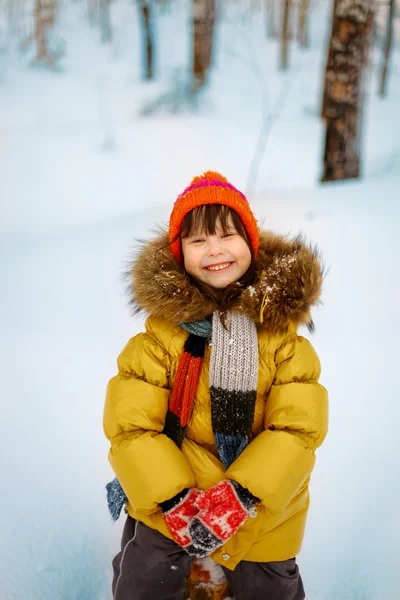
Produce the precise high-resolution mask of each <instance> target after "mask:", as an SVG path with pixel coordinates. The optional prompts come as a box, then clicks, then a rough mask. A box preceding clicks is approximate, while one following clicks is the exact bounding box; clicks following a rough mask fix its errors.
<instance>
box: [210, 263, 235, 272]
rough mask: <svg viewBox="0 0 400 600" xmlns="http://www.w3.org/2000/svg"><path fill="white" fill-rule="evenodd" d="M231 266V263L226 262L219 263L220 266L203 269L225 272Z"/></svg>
mask: <svg viewBox="0 0 400 600" xmlns="http://www.w3.org/2000/svg"><path fill="white" fill-rule="evenodd" d="M232 264H233V263H232V262H226V263H221V264H220V265H210V266H209V267H205V269H206V270H207V271H225V269H227V268H228V267H230V266H231V265H232Z"/></svg>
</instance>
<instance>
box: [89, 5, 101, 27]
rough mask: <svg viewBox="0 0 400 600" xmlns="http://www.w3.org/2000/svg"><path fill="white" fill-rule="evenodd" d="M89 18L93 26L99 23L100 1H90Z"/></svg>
mask: <svg viewBox="0 0 400 600" xmlns="http://www.w3.org/2000/svg"><path fill="white" fill-rule="evenodd" d="M87 14H88V18H89V21H90V23H91V24H92V25H94V24H95V23H96V22H97V19H98V15H99V3H98V0H88V12H87Z"/></svg>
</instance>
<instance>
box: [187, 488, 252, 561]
mask: <svg viewBox="0 0 400 600" xmlns="http://www.w3.org/2000/svg"><path fill="white" fill-rule="evenodd" d="M257 502H259V500H258V498H256V497H255V496H253V494H251V493H250V492H249V491H248V490H246V489H245V488H243V487H242V486H241V485H240V484H239V483H237V482H236V481H229V480H225V481H220V482H219V483H217V485H215V486H213V487H212V488H210V489H208V490H206V491H205V492H203V493H202V494H201V495H200V496H199V497H198V498H197V499H196V503H195V504H196V507H197V508H198V509H199V513H198V514H197V515H195V516H194V517H193V518H192V520H191V521H190V523H189V536H190V537H191V538H192V541H193V545H194V547H195V548H196V549H198V550H199V551H205V552H207V553H208V554H210V553H211V552H214V550H216V549H217V548H219V547H220V546H222V545H223V544H224V543H225V542H226V541H227V540H228V539H229V538H231V537H232V536H233V535H235V533H236V532H237V530H238V529H239V527H241V526H242V525H243V523H244V522H245V521H246V519H247V517H248V516H249V515H251V516H252V517H256V516H257V513H256V511H255V510H254V506H255V504H256V503H257Z"/></svg>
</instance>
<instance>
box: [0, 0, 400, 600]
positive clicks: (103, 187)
mask: <svg viewBox="0 0 400 600" xmlns="http://www.w3.org/2000/svg"><path fill="white" fill-rule="evenodd" d="M111 6H112V20H113V28H114V34H115V35H114V40H115V41H114V42H113V44H112V45H111V46H110V47H102V46H100V44H99V32H98V30H97V29H96V28H93V29H91V28H90V27H89V25H88V24H87V22H86V21H85V19H84V18H83V3H79V2H75V3H74V2H63V3H62V10H61V14H60V19H61V21H62V22H61V24H60V27H59V31H58V33H57V35H58V36H59V37H61V36H62V37H63V38H64V41H65V47H66V51H67V54H66V56H65V57H64V59H63V60H62V61H61V70H60V71H59V72H57V73H48V72H46V71H41V70H38V69H30V68H28V66H27V63H28V61H29V59H30V55H29V53H28V55H26V56H24V57H20V56H19V55H18V54H17V53H16V51H15V48H14V45H13V44H14V43H13V40H12V39H11V38H10V39H6V42H4V43H7V44H8V45H7V47H4V48H3V51H2V53H1V54H0V115H1V116H0V130H1V138H0V163H1V166H2V169H1V171H2V178H1V191H2V194H1V215H2V218H1V223H0V255H1V258H2V260H1V263H0V281H1V285H2V305H1V310H0V327H1V331H2V336H1V341H0V344H1V346H0V351H1V358H2V360H1V382H2V390H1V391H2V393H1V403H2V405H1V406H2V410H1V431H2V443H3V451H2V453H1V471H2V475H3V486H2V494H1V497H0V514H1V515H2V522H1V533H2V535H1V537H0V551H1V557H2V568H1V571H0V589H1V590H2V592H1V593H2V598H3V597H4V599H6V600H25V599H27V598H29V600H82V598H85V599H86V598H87V599H90V600H106V599H107V598H109V597H110V591H109V590H110V580H111V559H112V557H113V556H114V555H115V554H116V553H117V552H118V550H119V543H120V535H121V531H122V525H123V522H122V521H123V520H122V519H121V522H119V523H117V524H116V525H112V523H111V520H110V518H109V515H108V514H107V509H106V503H105V492H104V485H105V484H106V483H107V482H108V481H109V480H110V479H111V478H112V477H113V473H112V471H111V468H110V467H109V465H108V462H107V453H108V442H107V441H106V440H105V438H104V436H103V433H102V410H103V401H104V394H105V387H106V384H107V381H108V379H109V378H110V377H111V376H112V375H113V374H114V373H115V369H116V357H117V355H118V353H119V352H120V351H121V349H122V348H123V346H124V345H125V344H126V342H127V341H128V339H129V337H131V336H132V335H134V334H135V333H136V332H138V331H140V330H141V328H142V321H141V320H139V319H136V320H133V319H132V318H131V316H130V313H129V308H128V300H127V298H126V296H124V294H123V290H124V285H123V283H122V281H121V272H122V269H123V267H124V265H125V263H126V261H127V260H128V258H129V256H130V254H131V250H132V246H133V244H134V242H135V239H136V238H143V237H144V238H150V237H151V236H152V235H153V233H152V230H153V228H154V226H155V224H158V223H162V222H165V221H166V220H167V219H168V215H169V212H170V210H171V207H172V202H173V200H174V199H175V197H176V196H177V194H178V193H179V192H180V191H182V190H183V189H184V187H185V186H186V185H187V184H188V183H189V182H190V179H191V177H192V176H194V175H195V174H199V173H201V172H202V171H204V170H206V169H210V168H212V169H216V170H219V171H221V172H222V173H223V174H224V175H226V177H228V178H229V179H231V180H232V182H233V183H234V184H235V185H236V186H237V187H239V188H241V189H243V191H245V192H250V194H249V195H250V196H251V200H252V206H253V208H254V211H255V213H256V215H257V216H258V217H259V219H260V222H261V223H262V224H263V225H264V226H265V227H267V228H270V229H273V230H275V231H278V232H283V233H289V234H291V235H297V234H298V233H299V232H302V233H303V234H305V236H306V237H307V239H309V240H311V241H312V242H314V243H317V244H318V246H319V247H320V248H321V250H322V251H323V255H324V260H325V262H326V266H327V267H328V269H329V272H328V275H327V277H326V281H325V284H324V295H323V300H324V306H322V307H319V308H318V309H316V310H315V311H314V320H315V324H316V333H315V334H314V335H313V336H312V337H311V340H312V343H313V344H314V346H315V348H316V350H317V351H318V354H319V356H320V358H321V363H322V367H323V375H322V379H321V381H322V383H323V384H324V385H326V387H327V388H328V389H329V392H330V406H331V408H330V433H329V435H328V438H327V440H326V442H325V444H324V446H323V447H322V448H321V449H320V450H319V452H318V456H317V464H316V468H315V471H314V474H313V477H312V483H311V509H310V513H309V519H308V526H307V531H306V536H305V541H304V546H303V550H302V552H301V554H300V555H299V557H298V562H299V565H300V569H301V572H302V576H303V579H304V583H305V587H306V589H307V598H308V599H309V600H354V599H357V600H361V599H362V600H377V598H379V600H396V599H397V597H398V591H397V587H398V586H397V583H396V581H395V576H396V566H398V565H399V564H400V555H399V543H398V539H399V533H400V521H399V511H398V508H397V505H398V498H399V492H400V484H399V477H398V473H399V472H400V469H399V467H400V464H399V462H400V459H399V457H400V451H399V450H400V448H399V442H398V441H397V440H398V419H399V416H400V409H399V402H398V390H397V385H396V384H397V346H398V339H399V333H400V331H399V318H398V307H399V302H400V293H399V292H400V285H399V276H398V271H399V269H398V264H399V255H400V252H399V242H398V225H399V223H400V219H399V216H400V214H399V213H400V208H399V201H398V198H399V184H400V159H399V156H400V150H399V132H398V126H397V124H398V99H399V94H400V78H399V75H398V72H397V71H396V69H394V72H393V74H392V76H391V78H390V81H389V97H388V98H387V99H385V100H381V99H380V98H378V97H377V96H376V95H375V92H376V88H377V76H376V71H373V72H371V76H370V79H369V86H368V87H369V97H368V99H367V105H366V106H367V110H366V115H365V128H364V129H365V136H364V142H365V161H364V178H363V180H361V181H359V182H351V183H343V184H338V185H326V186H323V187H322V186H319V185H318V184H317V181H318V177H319V175H320V171H321V165H320V157H321V147H322V142H323V127H322V125H321V122H320V120H319V118H318V109H319V104H320V95H321V90H320V82H321V75H322V72H323V66H324V65H323V62H324V54H325V53H324V49H325V42H326V40H325V36H326V33H327V32H328V30H329V23H328V19H327V15H328V13H329V7H328V5H327V3H325V2H320V3H319V4H318V3H315V8H314V12H313V14H312V35H311V49H310V50H309V51H306V52H304V51H300V50H298V49H295V47H294V46H292V47H291V49H290V70H289V72H288V73H286V74H283V73H281V72H279V71H278V70H277V68H276V67H277V62H278V48H277V46H276V45H275V43H274V42H271V41H266V40H265V38H264V21H263V19H260V18H259V17H257V16H254V17H253V18H252V17H251V16H250V13H246V14H244V15H241V16H240V18H238V16H237V13H238V12H239V8H238V7H237V6H238V4H237V3H232V8H231V9H229V10H228V9H225V18H224V21H223V22H221V23H220V25H219V28H218V40H217V49H216V66H215V68H214V70H213V72H212V77H211V83H210V86H209V87H208V88H207V89H206V90H205V91H204V93H202V94H201V97H200V99H199V101H198V103H197V106H196V105H194V104H193V103H191V102H190V101H189V100H188V99H187V98H186V97H185V96H184V95H183V93H182V90H184V89H185V85H186V63H187V60H186V56H188V52H189V43H188V38H187V36H186V34H185V32H186V31H188V29H187V25H188V19H189V12H188V3H184V2H183V0H182V1H180V0H175V2H174V3H173V5H172V9H171V12H170V13H169V12H168V11H165V12H164V13H162V14H160V15H159V17H158V19H157V23H156V28H157V36H158V38H157V39H158V47H157V56H158V62H157V80H156V81H155V82H154V83H144V82H142V81H141V80H140V66H141V65H140V60H139V54H140V45H139V41H140V36H139V35H138V24H137V10H136V7H135V6H134V5H133V3H132V2H130V1H128V0H118V2H115V3H112V5H111ZM4 39H5V38H4ZM378 58H379V55H375V56H374V57H373V63H374V64H375V62H376V61H377V60H378ZM398 58H399V57H398V53H397V54H396V55H395V56H394V58H393V61H392V63H393V64H394V65H395V64H396V63H397V64H398ZM171 89H173V90H174V94H173V95H171V94H170V92H171ZM161 96H164V99H165V102H167V103H169V106H172V105H173V103H174V102H179V104H180V110H179V112H177V113H170V112H168V110H167V106H166V105H164V106H163V107H161V109H160V110H159V111H157V112H152V110H151V108H152V106H153V107H154V105H155V102H156V101H157V100H158V99H159V98H160V97H161ZM271 110H272V117H271V114H270V113H271ZM143 114H147V116H143ZM260 134H261V135H260ZM257 148H258V149H259V150H260V151H261V152H260V153H257V152H256V149H257ZM257 165H258V166H257ZM249 173H250V174H251V176H250V177H249ZM303 333H304V335H307V336H308V333H307V332H303Z"/></svg>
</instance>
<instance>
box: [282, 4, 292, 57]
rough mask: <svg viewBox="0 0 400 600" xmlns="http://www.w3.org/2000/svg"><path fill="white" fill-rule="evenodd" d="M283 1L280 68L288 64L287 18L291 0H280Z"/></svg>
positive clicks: (288, 36)
mask: <svg viewBox="0 0 400 600" xmlns="http://www.w3.org/2000/svg"><path fill="white" fill-rule="evenodd" d="M281 1H282V3H283V7H282V8H283V14H282V35H281V69H287V66H288V47H289V39H290V32H289V19H290V9H291V6H292V2H291V0H281Z"/></svg>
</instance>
